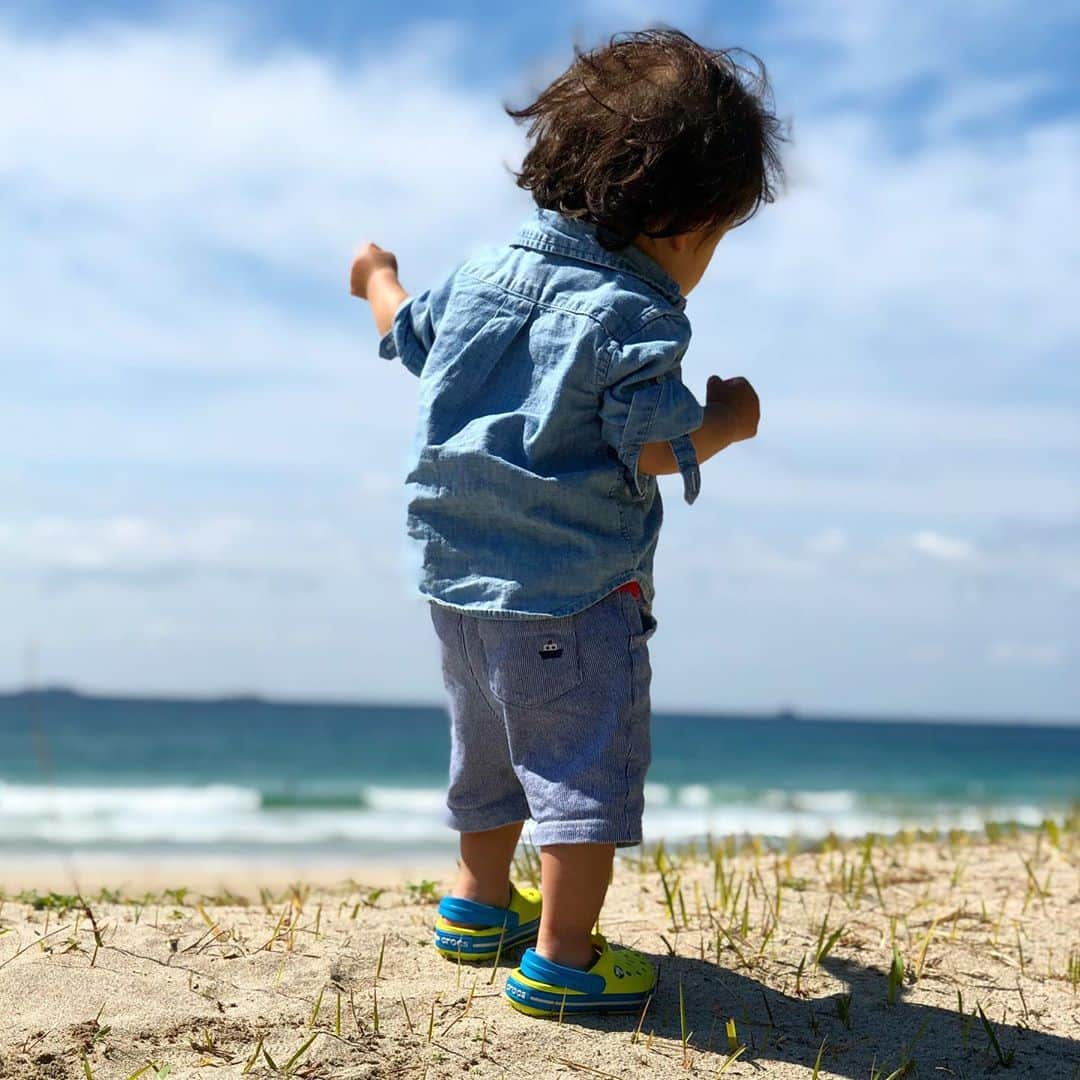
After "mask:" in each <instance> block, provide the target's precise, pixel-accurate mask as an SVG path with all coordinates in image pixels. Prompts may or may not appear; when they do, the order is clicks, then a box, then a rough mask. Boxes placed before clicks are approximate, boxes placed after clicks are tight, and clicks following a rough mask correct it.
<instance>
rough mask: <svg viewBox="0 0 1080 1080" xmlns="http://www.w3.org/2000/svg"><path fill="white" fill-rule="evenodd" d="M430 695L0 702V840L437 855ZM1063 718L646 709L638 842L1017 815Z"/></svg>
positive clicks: (56, 846)
mask: <svg viewBox="0 0 1080 1080" xmlns="http://www.w3.org/2000/svg"><path fill="white" fill-rule="evenodd" d="M447 753H448V737H447V730H446V716H445V714H444V713H443V711H442V710H441V709H438V708H403V707H391V706H383V705H303V704H279V703H269V702H263V701H258V700H248V699H236V700H225V701H179V700H150V699H136V700H120V699H106V698H88V697H82V696H78V695H75V694H69V693H66V692H46V693H40V694H34V695H14V696H6V697H0V852H4V851H7V852H23V851H36V852H40V851H50V850H60V851H78V852H109V853H121V854H148V853H153V854H168V853H171V852H183V853H189V854H198V853H200V852H206V853H215V854H236V855H241V856H242V855H260V854H276V853H291V854H298V853H302V854H304V855H305V856H308V855H331V856H336V855H343V856H347V855H349V854H352V853H357V852H364V853H368V854H378V855H380V856H382V857H396V856H399V855H400V856H410V857H411V856H413V855H416V854H422V853H429V852H430V853H435V852H439V853H445V852H448V851H449V850H451V849H452V844H453V838H452V836H451V834H450V833H449V832H448V831H447V830H446V829H445V828H444V827H443V826H442V825H441V823H440V820H439V811H440V809H441V805H442V797H443V785H444V783H445V771H446V759H447ZM1077 800H1080V727H1045V726H1044V727H1039V726H1019V725H1015V726H1007V725H1000V724H958V723H938V722H931V721H918V722H896V721H889V722H873V721H870V720H865V721H862V720H853V719H843V720H841V719H830V718H827V717H815V718H796V717H792V716H776V717H750V716H730V715H729V716H690V715H680V714H664V713H661V714H657V715H656V716H655V717H654V720H653V766H652V769H651V770H650V774H649V787H648V790H647V811H646V822H645V832H646V838H647V839H659V838H661V837H665V838H668V839H671V840H686V839H690V838H692V837H697V836H703V835H705V834H707V833H711V834H713V835H722V834H727V833H746V832H749V833H755V834H763V835H768V836H777V837H785V836H789V835H799V836H801V837H805V838H808V839H809V838H814V837H819V836H823V835H825V834H826V833H828V832H831V831H832V832H838V833H841V834H848V835H858V834H861V833H864V832H867V831H879V832H892V831H895V830H896V829H899V828H902V827H941V828H948V827H954V826H955V827H962V828H977V827H978V826H979V825H980V824H982V823H983V822H985V821H987V820H1016V821H1019V822H1021V823H1025V824H1037V823H1038V822H1040V821H1041V820H1042V819H1043V818H1044V817H1045V816H1047V815H1061V814H1064V813H1066V812H1067V811H1068V809H1069V808H1070V806H1071V804H1072V803H1073V802H1074V801H1077Z"/></svg>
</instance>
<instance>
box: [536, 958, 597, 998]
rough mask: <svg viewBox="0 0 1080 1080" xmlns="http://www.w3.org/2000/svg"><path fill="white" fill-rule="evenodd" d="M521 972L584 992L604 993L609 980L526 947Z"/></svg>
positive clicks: (544, 981)
mask: <svg viewBox="0 0 1080 1080" xmlns="http://www.w3.org/2000/svg"><path fill="white" fill-rule="evenodd" d="M521 974H522V975H525V976H526V977H527V978H530V979H535V980H536V982H542V983H547V984H548V985H549V986H565V987H566V988H567V989H568V990H580V991H581V992H582V993H584V994H602V993H603V992H604V988H605V987H606V986H607V982H606V980H605V979H604V976H603V975H590V974H589V972H587V971H582V970H581V968H572V967H566V966H565V965H563V964H556V963H554V962H553V961H551V960H546V959H544V957H542V956H541V955H540V954H539V953H538V952H537V951H536V950H535V949H526V950H525V955H524V956H523V957H522V958H521Z"/></svg>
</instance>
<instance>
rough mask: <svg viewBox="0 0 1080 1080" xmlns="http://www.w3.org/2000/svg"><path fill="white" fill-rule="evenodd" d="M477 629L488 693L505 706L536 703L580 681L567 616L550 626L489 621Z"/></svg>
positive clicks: (579, 670) (576, 645) (576, 655)
mask: <svg viewBox="0 0 1080 1080" xmlns="http://www.w3.org/2000/svg"><path fill="white" fill-rule="evenodd" d="M488 621H489V622H490V625H483V626H481V628H480V638H481V640H482V641H483V643H484V653H485V655H486V657H487V669H488V684H489V686H490V687H491V692H492V693H493V694H494V695H495V697H496V698H498V699H499V701H501V702H503V704H505V705H518V706H521V707H524V708H537V707H538V706H540V705H546V704H547V703H548V702H549V701H554V700H555V699H556V698H557V697H561V696H562V695H563V694H565V693H567V692H569V691H570V690H573V689H574V687H576V686H579V685H580V684H581V660H580V657H579V655H578V643H577V634H576V633H575V631H574V626H573V623H572V621H571V620H569V619H559V620H553V624H552V625H551V626H550V627H544V628H540V627H532V626H530V627H528V628H524V627H520V626H514V625H513V624H512V623H510V624H504V623H503V622H496V621H494V620H488Z"/></svg>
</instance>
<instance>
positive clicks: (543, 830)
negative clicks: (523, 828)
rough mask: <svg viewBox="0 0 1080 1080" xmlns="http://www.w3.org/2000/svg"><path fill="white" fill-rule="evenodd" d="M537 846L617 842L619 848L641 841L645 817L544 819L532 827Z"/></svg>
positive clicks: (534, 841) (533, 840)
mask: <svg viewBox="0 0 1080 1080" xmlns="http://www.w3.org/2000/svg"><path fill="white" fill-rule="evenodd" d="M531 840H532V843H533V846H534V847H546V846H547V845H548V844H614V845H615V846H616V847H617V848H623V847H635V846H636V845H637V844H640V843H641V819H640V818H638V819H637V820H636V821H623V822H622V823H621V824H618V825H616V824H614V823H613V822H610V821H542V822H540V823H539V824H537V826H536V828H535V829H533V830H532V836H531Z"/></svg>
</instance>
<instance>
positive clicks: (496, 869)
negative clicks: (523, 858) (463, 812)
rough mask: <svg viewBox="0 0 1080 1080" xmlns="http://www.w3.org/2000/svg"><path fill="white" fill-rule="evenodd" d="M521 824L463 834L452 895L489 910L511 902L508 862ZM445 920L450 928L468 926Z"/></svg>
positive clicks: (512, 854) (519, 834) (515, 845)
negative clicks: (458, 867) (459, 865)
mask: <svg viewBox="0 0 1080 1080" xmlns="http://www.w3.org/2000/svg"><path fill="white" fill-rule="evenodd" d="M523 824H524V822H521V821H515V822H513V823H512V824H510V825H503V826H502V827H501V828H498V829H486V830H485V831H484V832H463V833H462V834H461V868H460V869H459V870H458V877H457V883H456V884H455V885H454V888H453V891H452V893H451V895H452V896H456V897H459V898H460V899H462V900H475V901H476V902H477V903H478V904H489V905H490V906H491V907H497V908H501V907H506V905H507V904H508V903H509V900H510V863H511V861H512V859H513V857H514V848H515V847H517V842H518V837H519V836H521V826H522V825H523ZM446 921H447V922H449V923H450V924H451V926H465V925H467V924H466V923H460V922H457V921H456V920H453V919H447V920H446Z"/></svg>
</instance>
